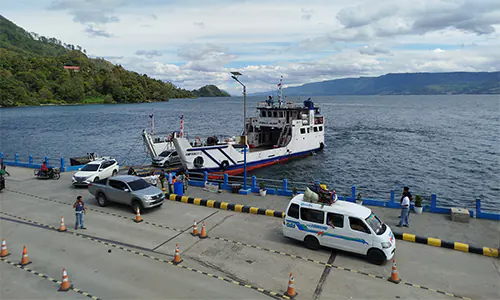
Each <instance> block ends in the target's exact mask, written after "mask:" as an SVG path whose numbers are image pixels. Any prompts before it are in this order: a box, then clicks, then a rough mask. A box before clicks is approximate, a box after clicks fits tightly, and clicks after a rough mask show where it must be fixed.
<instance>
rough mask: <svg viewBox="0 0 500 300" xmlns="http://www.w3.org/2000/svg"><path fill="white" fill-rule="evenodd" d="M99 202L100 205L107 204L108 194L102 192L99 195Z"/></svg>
mask: <svg viewBox="0 0 500 300" xmlns="http://www.w3.org/2000/svg"><path fill="white" fill-rule="evenodd" d="M96 198H97V204H99V206H102V207H104V206H107V205H108V199H106V196H104V194H103V193H100V194H99V195H97V197H96Z"/></svg>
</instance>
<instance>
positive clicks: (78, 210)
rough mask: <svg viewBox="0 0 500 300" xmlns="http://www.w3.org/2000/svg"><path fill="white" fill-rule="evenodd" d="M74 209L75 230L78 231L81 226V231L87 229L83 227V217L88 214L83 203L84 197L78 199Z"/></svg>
mask: <svg viewBox="0 0 500 300" xmlns="http://www.w3.org/2000/svg"><path fill="white" fill-rule="evenodd" d="M73 208H74V209H75V216H76V222H75V229H78V225H80V228H81V229H87V228H86V227H85V226H84V225H83V215H84V214H86V213H87V209H86V208H85V204H84V203H83V197H82V196H78V197H76V202H75V204H74V205H73Z"/></svg>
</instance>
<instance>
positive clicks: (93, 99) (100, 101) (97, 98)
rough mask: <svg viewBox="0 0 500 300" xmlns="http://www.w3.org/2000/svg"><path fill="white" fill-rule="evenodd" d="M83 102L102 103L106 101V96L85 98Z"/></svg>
mask: <svg viewBox="0 0 500 300" xmlns="http://www.w3.org/2000/svg"><path fill="white" fill-rule="evenodd" d="M82 103H84V104H97V103H98V104H102V103H104V97H92V98H85V99H83V101H82Z"/></svg>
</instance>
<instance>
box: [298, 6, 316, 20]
mask: <svg viewBox="0 0 500 300" xmlns="http://www.w3.org/2000/svg"><path fill="white" fill-rule="evenodd" d="M300 11H301V12H302V16H301V18H302V20H305V21H309V20H311V17H312V14H313V13H314V11H313V10H312V9H305V8H302V9H301V10H300Z"/></svg>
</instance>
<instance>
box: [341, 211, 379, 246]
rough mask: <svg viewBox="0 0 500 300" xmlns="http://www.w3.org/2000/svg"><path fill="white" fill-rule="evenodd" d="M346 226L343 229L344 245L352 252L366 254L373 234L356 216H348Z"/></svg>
mask: <svg viewBox="0 0 500 300" xmlns="http://www.w3.org/2000/svg"><path fill="white" fill-rule="evenodd" d="M348 221H349V223H348V225H349V226H348V228H346V230H345V236H346V242H345V243H346V245H347V247H348V250H349V251H351V252H354V253H359V254H366V253H367V252H368V249H370V247H371V245H372V242H373V235H372V232H371V230H370V229H369V228H368V226H367V225H366V223H365V222H364V221H363V220H361V219H359V218H356V217H349V218H348Z"/></svg>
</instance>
